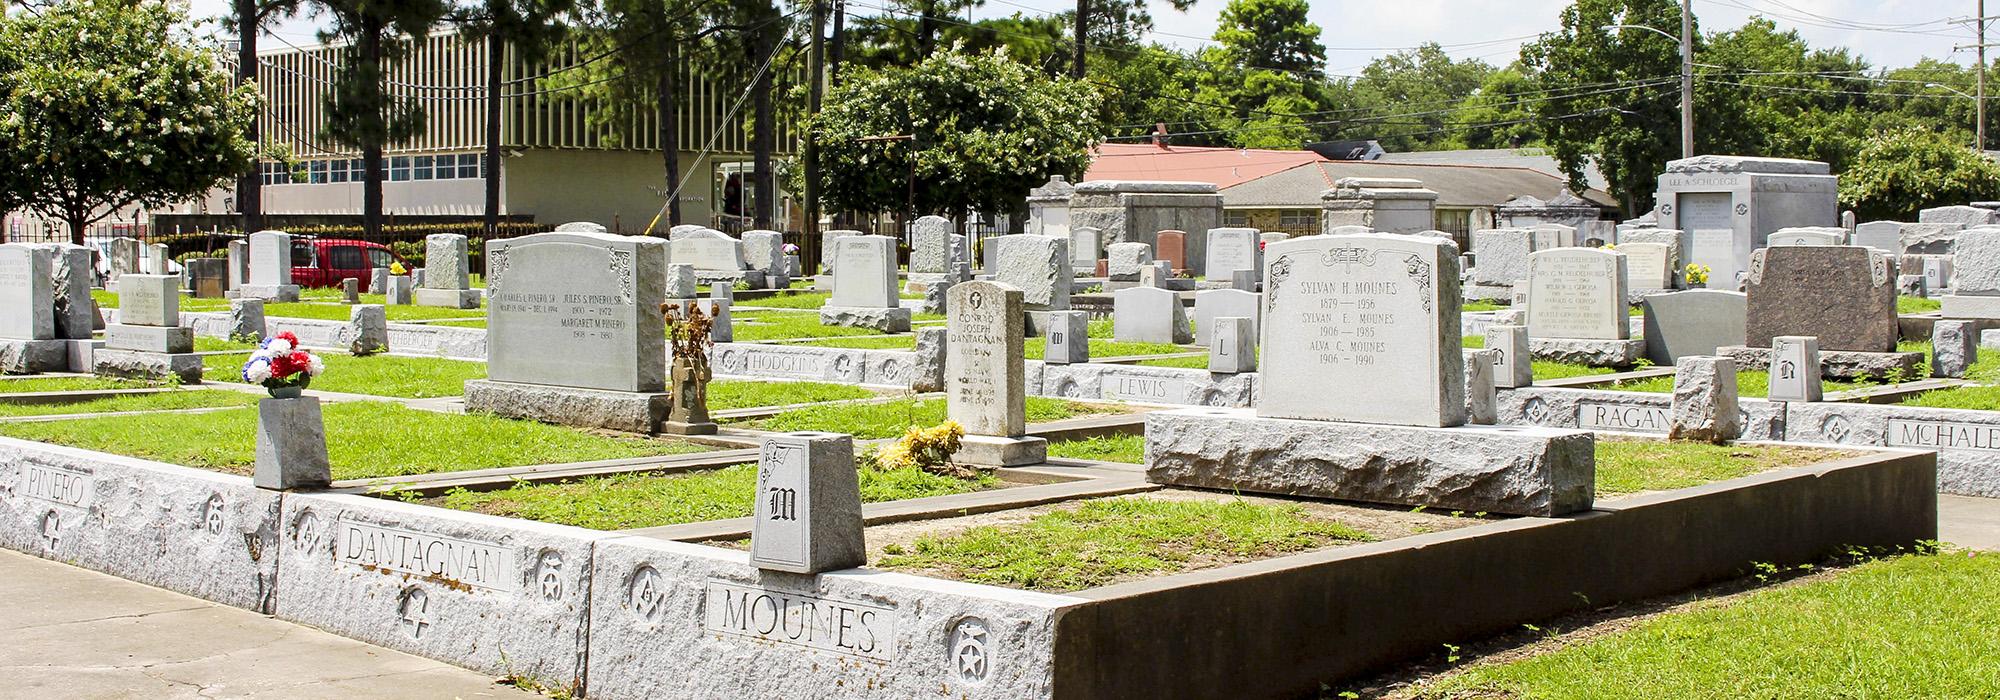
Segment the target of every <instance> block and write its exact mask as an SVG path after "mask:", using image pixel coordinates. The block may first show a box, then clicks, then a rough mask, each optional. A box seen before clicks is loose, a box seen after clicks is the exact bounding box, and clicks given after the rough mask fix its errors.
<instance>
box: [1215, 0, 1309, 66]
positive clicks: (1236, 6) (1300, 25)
mask: <svg viewBox="0 0 2000 700" xmlns="http://www.w3.org/2000/svg"><path fill="white" fill-rule="evenodd" d="M1310 9H1312V7H1311V6H1310V5H1308V4H1306V0H1230V3H1229V5H1227V6H1225V7H1223V8H1222V18H1221V21H1220V23H1219V24H1218V25H1217V26H1216V28H1215V40H1216V41H1217V42H1218V43H1220V44H1221V45H1222V56H1221V58H1222V59H1223V60H1226V61H1229V62H1230V63H1233V64H1235V65H1238V66H1247V67H1256V68H1265V69H1270V70H1278V71H1289V72H1294V73H1305V74H1307V75H1311V76H1318V75H1319V74H1320V71H1322V70H1325V69H1326V46H1324V45H1322V44H1320V43H1319V32H1320V30H1319V25H1317V24H1313V23H1312V20H1310V19H1307V18H1306V12H1307V11H1308V10H1310Z"/></svg>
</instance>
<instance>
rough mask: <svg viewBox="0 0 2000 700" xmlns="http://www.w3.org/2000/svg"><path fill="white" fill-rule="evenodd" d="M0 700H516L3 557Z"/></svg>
mask: <svg viewBox="0 0 2000 700" xmlns="http://www.w3.org/2000/svg"><path fill="white" fill-rule="evenodd" d="M0 679H4V680H0V698H147V699H149V700H150V699H153V698H163V699H164V698H286V699H287V700H289V699H292V698H446V699H449V698H513V699H516V700H525V699H530V698H539V697H541V696H539V695H535V694H532V693H527V692H524V691H521V690H518V689H515V688H511V687H506V686H496V685H494V684H493V683H492V679H491V678H488V677H487V676H485V675H484V674H479V673H474V672H472V671H467V670H464V669H460V668H457V667H455V666H450V665H447V664H444V663H440V662H437V661H432V660H429V659H425V658H421V657H417V656H411V655H409V654H404V653H402V652H397V651H390V650H388V649H383V648H380V647H375V646H370V645H368V644H363V643H361V642H357V641H353V640H350V639H347V638H344V637H340V636H336V635H333V634H329V633H326V632H321V631H319V630H316V629H312V628H310V627H303V626H300V625H294V624H292V623H289V622H283V621H280V620H276V619H272V618H269V617H265V616H263V615H259V614H256V613H253V612H249V611H246V610H241V609H237V608H232V607H228V606H224V605H217V604H215V603H210V602H207V601H203V600H198V599H195V598H190V597H187V596H184V595H181V594H179V593H174V592H171V591H166V590H162V589H159V588H154V587H152V586H147V585H143V584H138V583H132V582H130V581H126V580H124V579H119V578H114V577H111V576H107V575H104V574H100V573H97V572H94V571H86V570H83V569H79V568H76V567H73V566H69V565H66V564H59V563H56V562H51V561H48V560H44V559H38V558H35V557H31V556H28V555H25V554H21V553H18V552H12V551H7V550H0Z"/></svg>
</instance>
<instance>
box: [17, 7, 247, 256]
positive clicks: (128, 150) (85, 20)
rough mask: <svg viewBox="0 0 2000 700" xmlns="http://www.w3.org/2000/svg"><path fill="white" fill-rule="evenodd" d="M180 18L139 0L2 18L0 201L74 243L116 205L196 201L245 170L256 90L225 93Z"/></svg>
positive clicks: (223, 81) (210, 58) (214, 65)
mask: <svg viewBox="0 0 2000 700" xmlns="http://www.w3.org/2000/svg"><path fill="white" fill-rule="evenodd" d="M182 20H183V16H182V15H181V14H180V13H179V12H178V11H176V10H174V9H171V8H170V7H168V6H167V5H166V4H163V3H153V2H139V1H137V0H68V1H66V2H61V3H57V4H53V5H50V6H48V7H46V8H44V9H43V10H41V12H40V13H38V14H29V15H16V16H14V17H9V18H5V19H0V47H6V48H5V50H4V51H0V67H4V68H5V70H0V155H5V156H6V158H7V160H6V162H7V167H6V168H5V170H8V171H12V172H10V173H8V175H7V176H6V179H4V180H0V185H4V186H0V204H5V200H7V199H9V198H10V197H11V198H13V199H15V200H17V201H18V202H19V204H20V205H23V206H25V207H27V208H29V209H32V210H34V211H36V212H39V213H41V214H43V215H44V216H49V217H52V218H60V219H62V220H63V221H65V222H67V223H68V224H69V230H70V241H71V242H72V243H77V244H81V243H83V231H84V228H85V227H86V226H88V225H89V224H90V223H91V222H94V221H97V220H99V219H102V218H103V217H105V216H108V215H110V214H111V213H112V212H114V211H116V210H118V209H120V208H123V207H126V206H130V205H135V204H136V205H141V206H147V207H155V206H164V205H167V204H171V203H174V202H179V201H184V200H186V199H189V198H192V197H196V196H200V195H203V194H206V193H207V192H208V191H209V190H210V189H213V188H214V187H216V186H218V185H220V184H222V183H224V182H226V181H228V180H230V179H232V178H234V177H236V175H237V174H238V173H241V172H243V171H244V170H245V169H247V168H249V167H251V165H252V164H253V163H254V159H253V156H254V154H255V150H256V148H255V145H254V144H253V143H252V142H251V141H250V140H249V139H248V138H246V137H245V130H246V128H247V125H248V124H249V123H250V121H251V120H253V119H255V118H256V116H257V109H258V97H257V92H256V89H255V88H254V87H251V86H242V87H232V86H231V85H230V76H229V75H228V74H226V73H224V72H222V71H221V70H219V68H218V66H219V65H220V64H219V62H218V60H217V56H215V55H213V54H210V53H207V52H204V51H201V50H198V49H196V48H194V47H193V44H192V41H191V39H190V38H189V37H187V36H186V35H185V34H183V33H182V32H181V31H179V30H178V29H177V27H178V26H179V25H180V23H181V21H182ZM7 64H11V65H7Z"/></svg>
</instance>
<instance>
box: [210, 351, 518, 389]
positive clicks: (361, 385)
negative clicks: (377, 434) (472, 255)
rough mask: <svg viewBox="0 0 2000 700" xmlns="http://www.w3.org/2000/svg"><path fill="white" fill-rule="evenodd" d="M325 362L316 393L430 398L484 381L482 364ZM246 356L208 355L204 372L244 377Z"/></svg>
mask: <svg viewBox="0 0 2000 700" xmlns="http://www.w3.org/2000/svg"><path fill="white" fill-rule="evenodd" d="M318 354H319V357H320V359H321V360H323V361H325V362H326V373H325V374H322V375H320V376H319V377H318V378H316V379H314V380H313V382H312V388H314V389H318V390H320V391H337V392H341V393H348V394H371V395H374V396H394V397H396V398H403V399H429V398H436V397H440V396H459V395H461V394H464V393H465V380H467V379H484V378H485V377H486V363H484V362H466V361H463V360H446V359H438V358H428V357H397V356H393V355H369V356H367V357H355V356H353V355H348V354H345V353H332V352H327V353H318ZM249 358H250V356H249V355H208V356H205V357H203V358H202V367H203V371H202V376H204V377H206V378H208V379H210V380H212V381H218V382H241V381H243V376H242V373H243V362H244V360H247V359H249Z"/></svg>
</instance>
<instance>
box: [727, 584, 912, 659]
mask: <svg viewBox="0 0 2000 700" xmlns="http://www.w3.org/2000/svg"><path fill="white" fill-rule="evenodd" d="M707 598H708V600H707V603H706V605H705V607H706V608H707V611H706V614H705V615H703V627H705V628H706V629H708V630H709V631H711V632H721V633H725V634H732V635H737V636H743V637H751V638H755V639H760V640H765V641H772V642H783V643H786V644H797V645H799V646H803V647H809V648H812V649H817V650H820V651H825V652H830V653H834V654H842V655H846V656H856V657H861V658H865V659H876V660H879V661H890V660H894V659H895V658H896V620H895V613H896V611H895V610H894V609H893V608H886V607H882V606H879V605H870V604H867V603H855V602H849V601H845V600H834V599H831V598H820V597H816V596H810V595H805V594H802V593H792V592H789V591H772V590H765V589H761V588H749V587H745V586H736V585H732V584H727V583H723V582H721V581H709V582H708V590H707Z"/></svg>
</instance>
